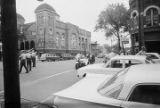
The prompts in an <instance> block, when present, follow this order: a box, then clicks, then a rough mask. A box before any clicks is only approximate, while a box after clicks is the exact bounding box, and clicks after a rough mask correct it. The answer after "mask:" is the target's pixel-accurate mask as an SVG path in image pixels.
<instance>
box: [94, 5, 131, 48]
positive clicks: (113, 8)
mask: <svg viewBox="0 0 160 108" xmlns="http://www.w3.org/2000/svg"><path fill="white" fill-rule="evenodd" d="M128 20H129V14H128V10H127V9H126V7H125V6H124V5H123V4H112V5H109V6H108V7H107V8H106V10H104V11H102V12H101V13H100V15H99V18H98V20H97V24H96V27H95V30H96V31H97V30H103V31H104V32H105V36H106V38H109V37H111V36H116V37H117V39H118V47H119V51H120V49H121V48H120V37H121V33H122V32H125V31H127V30H128V29H127V28H128V24H127V22H128Z"/></svg>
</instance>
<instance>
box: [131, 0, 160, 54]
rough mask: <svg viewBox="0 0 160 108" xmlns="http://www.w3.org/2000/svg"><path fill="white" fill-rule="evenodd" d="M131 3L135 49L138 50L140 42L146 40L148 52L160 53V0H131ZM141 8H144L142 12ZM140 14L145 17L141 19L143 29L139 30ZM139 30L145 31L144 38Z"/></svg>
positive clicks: (133, 45) (132, 33)
mask: <svg viewBox="0 0 160 108" xmlns="http://www.w3.org/2000/svg"><path fill="white" fill-rule="evenodd" d="M140 1H141V2H140ZM139 3H141V4H140V5H139ZM129 5H130V10H131V24H132V27H131V35H132V36H131V38H132V47H133V49H134V50H135V52H138V51H139V49H138V47H141V46H140V45H142V44H141V43H140V42H142V41H144V46H145V48H146V51H147V52H158V53H160V0H129ZM140 6H141V7H140ZM139 9H140V10H142V11H141V13H140V14H139ZM139 15H142V17H143V18H142V20H140V21H143V22H142V24H143V25H142V26H143V28H142V29H141V30H139ZM139 31H143V35H144V36H143V38H141V37H140V35H139ZM140 38H141V40H140Z"/></svg>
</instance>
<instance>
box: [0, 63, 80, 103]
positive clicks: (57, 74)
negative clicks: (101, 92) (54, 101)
mask: <svg viewBox="0 0 160 108" xmlns="http://www.w3.org/2000/svg"><path fill="white" fill-rule="evenodd" d="M74 63H75V60H68V61H57V62H40V61H39V62H38V63H37V67H36V68H32V71H31V72H30V73H28V74H27V73H25V70H24V69H23V71H22V73H21V74H20V85H21V98H24V99H27V100H30V101H36V102H45V100H46V99H47V98H48V97H49V96H50V95H51V94H52V93H54V92H57V91H59V90H62V89H64V88H66V87H68V86H70V85H72V84H73V83H75V82H76V81H78V78H77V77H76V74H75V70H74ZM1 69H2V63H1ZM0 84H1V85H0V91H1V92H2V90H3V72H2V71H1V72H0Z"/></svg>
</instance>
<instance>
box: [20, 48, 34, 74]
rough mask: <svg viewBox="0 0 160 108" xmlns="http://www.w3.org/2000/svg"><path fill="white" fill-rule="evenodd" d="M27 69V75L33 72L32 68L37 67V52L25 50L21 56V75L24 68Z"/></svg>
mask: <svg viewBox="0 0 160 108" xmlns="http://www.w3.org/2000/svg"><path fill="white" fill-rule="evenodd" d="M23 67H24V68H25V70H26V73H29V72H30V71H31V70H32V67H36V52H35V51H34V50H33V49H31V50H23V51H21V52H20V55H19V73H21V72H22V68H23Z"/></svg>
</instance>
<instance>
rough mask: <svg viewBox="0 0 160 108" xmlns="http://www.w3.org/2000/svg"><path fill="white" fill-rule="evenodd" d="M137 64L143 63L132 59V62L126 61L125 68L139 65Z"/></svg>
mask: <svg viewBox="0 0 160 108" xmlns="http://www.w3.org/2000/svg"><path fill="white" fill-rule="evenodd" d="M137 64H142V62H141V61H139V60H134V59H132V60H125V68H127V67H129V66H131V65H137Z"/></svg>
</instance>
